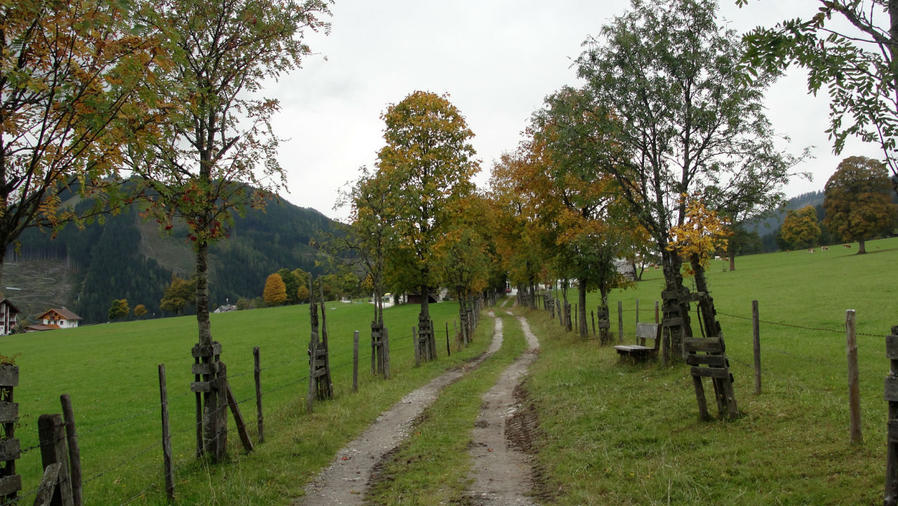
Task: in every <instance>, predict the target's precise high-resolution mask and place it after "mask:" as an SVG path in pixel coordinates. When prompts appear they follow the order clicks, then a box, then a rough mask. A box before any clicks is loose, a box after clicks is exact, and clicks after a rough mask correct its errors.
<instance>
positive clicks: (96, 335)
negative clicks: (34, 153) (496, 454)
mask: <svg viewBox="0 0 898 506" xmlns="http://www.w3.org/2000/svg"><path fill="white" fill-rule="evenodd" d="M868 251H869V252H870V253H869V254H867V255H863V256H857V255H855V254H854V253H855V252H856V249H854V248H852V249H846V248H843V247H841V246H838V247H831V248H829V250H827V251H821V250H820V249H817V250H816V252H815V253H813V254H811V253H808V252H807V251H798V252H788V253H777V254H767V255H755V256H747V257H739V258H737V262H736V271H734V272H728V271H726V270H725V268H726V266H727V264H726V262H724V261H714V262H712V264H711V266H710V267H709V269H708V277H709V283H710V287H711V290H712V295H713V296H714V299H715V302H716V305H717V308H718V311H719V319H720V321H721V324H722V326H723V331H724V335H725V338H726V343H727V353H728V355H729V357H730V362H731V368H732V372H733V374H734V376H735V380H736V384H735V390H736V399H737V402H738V404H739V409H740V411H742V413H743V416H741V417H740V418H739V419H737V420H735V421H728V422H725V421H717V420H715V421H711V422H700V421H699V420H698V416H697V415H698V408H697V406H696V401H695V395H694V391H693V388H692V381H691V378H690V376H689V374H688V369H687V368H686V367H685V366H683V365H682V364H680V365H676V366H663V365H661V364H658V363H648V364H638V365H634V364H628V363H621V362H620V361H619V360H618V357H617V354H616V353H615V352H614V350H613V348H611V347H610V346H608V347H604V348H602V347H599V346H598V342H597V340H596V339H594V338H591V339H588V340H582V339H581V338H579V337H578V336H576V335H575V334H574V333H567V332H564V331H563V330H562V329H561V327H560V326H559V325H558V323H557V321H555V320H551V319H549V318H548V316H547V314H546V313H545V312H542V311H525V310H523V309H521V308H516V309H515V312H516V313H520V314H525V315H526V316H527V318H528V319H529V321H530V325H531V327H532V329H533V331H534V332H535V333H536V334H537V336H538V337H539V339H540V344H541V351H540V354H539V358H538V359H537V361H536V362H535V363H534V364H533V365H532V366H531V369H530V372H531V374H530V376H529V377H528V379H527V380H526V383H525V386H526V389H527V391H528V393H529V395H530V399H531V401H532V402H533V404H534V405H535V407H536V411H537V413H538V416H539V423H540V433H539V435H538V441H537V443H538V444H537V446H538V447H539V453H538V455H537V456H536V461H537V464H538V468H539V474H540V476H541V477H542V478H543V479H544V480H545V483H544V484H543V485H542V486H541V487H540V490H541V491H542V495H541V496H540V497H541V498H546V497H547V495H546V494H548V497H549V498H550V499H551V500H552V501H553V502H557V503H560V504H660V503H680V504H721V503H723V504H859V503H867V504H869V503H879V502H881V497H882V488H883V481H884V471H885V469H884V468H885V427H886V410H887V406H886V403H885V402H884V401H883V400H882V393H883V378H884V377H885V375H886V374H887V373H888V368H889V362H888V360H886V358H885V346H884V338H883V336H884V335H885V334H887V333H888V332H889V329H890V328H891V326H892V325H896V324H898V300H896V291H898V286H896V283H895V279H896V276H895V274H893V270H892V269H893V268H894V265H895V263H896V260H898V239H886V240H880V241H872V242H870V243H868ZM662 284H663V283H662V279H661V273H660V271H655V270H651V271H647V272H646V275H645V278H644V281H642V282H640V283H637V284H635V286H632V287H630V288H628V289H625V290H617V291H615V292H614V294H613V295H612V297H611V306H612V330H613V331H615V332H616V329H617V315H616V306H617V301H618V300H620V301H622V303H623V307H624V313H623V316H624V329H625V336H624V341H625V342H630V341H632V339H633V337H632V336H633V332H634V329H635V321H636V312H635V305H636V304H635V303H636V300H637V299H638V300H639V301H640V305H641V311H640V314H639V318H640V319H641V320H651V319H652V318H653V317H654V315H653V307H654V301H655V300H656V299H657V298H658V296H659V294H660V291H661V286H662ZM571 299H572V300H573V296H572V297H571ZM753 299H756V300H758V301H759V306H760V317H761V320H762V323H761V349H762V369H763V392H762V393H761V395H755V394H754V393H753V391H754V384H753V366H752V363H753V359H752V342H751V301H752V300H753ZM597 304H598V296H597V295H595V294H591V295H590V300H589V305H590V306H591V307H592V308H594V307H595V306H596V305H597ZM327 307H328V310H329V311H328V327H329V334H330V340H331V350H332V359H331V363H332V367H333V374H334V383H335V389H336V397H337V399H336V400H335V401H332V402H325V403H319V404H317V405H316V409H315V411H314V413H312V414H306V413H305V412H304V398H305V393H306V391H307V388H308V382H307V372H308V365H307V359H306V352H305V350H306V345H307V343H308V336H309V326H308V306H292V307H280V308H271V309H263V310H254V311H246V312H235V313H226V314H219V315H214V317H213V328H212V329H213V335H214V336H215V338H216V339H217V340H218V341H220V342H222V344H223V347H224V353H223V357H222V358H223V360H224V361H225V362H226V363H227V364H228V372H229V377H230V378H231V383H232V387H233V389H234V391H235V395H236V397H237V399H238V401H244V402H243V403H242V404H241V409H242V410H243V414H244V417H245V418H246V419H247V421H248V424H249V427H250V434H251V437H252V438H253V440H254V441H255V439H256V428H255V410H254V401H253V382H252V354H251V351H252V347H253V346H260V347H261V356H262V368H263V372H262V383H263V390H264V403H265V410H266V411H265V420H266V432H265V433H266V441H265V443H263V444H261V445H257V448H256V451H254V452H253V453H251V454H244V453H243V451H242V449H241V448H240V446H239V441H238V439H237V435H236V432H233V431H232V432H230V434H229V436H230V437H229V444H230V460H229V461H228V462H227V463H225V464H223V465H217V466H208V465H206V464H205V463H204V462H202V461H197V460H196V459H195V458H194V456H193V453H194V449H195V448H194V444H195V443H194V430H193V423H194V419H193V417H194V404H193V402H194V401H193V395H192V394H191V393H190V392H189V389H188V385H189V382H190V381H191V380H192V377H191V375H190V364H191V363H192V358H191V357H190V353H189V351H190V348H191V346H192V345H193V343H194V342H195V340H196V331H195V325H196V324H195V320H194V319H193V318H192V317H184V318H170V319H164V320H154V321H141V322H130V323H117V324H107V325H97V326H92V327H85V328H81V329H76V330H70V331H64V330H60V331H53V332H48V333H43V334H28V335H21V336H10V337H4V338H2V339H0V354H4V355H18V356H17V358H16V361H17V363H18V365H19V366H20V368H21V371H22V372H21V385H20V387H19V388H17V390H16V399H17V401H18V402H20V413H21V421H20V424H19V427H18V429H17V437H19V438H20V439H21V441H22V446H23V447H24V448H26V449H27V448H30V447H32V446H34V445H36V444H37V427H36V422H37V417H38V416H39V414H41V413H54V412H59V411H60V408H59V400H58V398H59V395H60V394H62V393H69V394H70V395H71V396H72V399H73V402H74V409H75V416H76V419H77V421H78V430H79V439H80V442H81V452H82V463H83V467H84V477H85V484H84V491H85V503H86V504H115V503H128V502H134V503H137V504H163V503H165V498H164V493H163V492H162V462H161V445H160V429H159V400H158V399H159V397H158V385H157V376H156V364H158V363H165V364H166V366H167V367H168V390H169V397H170V401H169V402H170V412H171V415H172V427H173V431H174V436H173V439H174V441H173V446H174V451H175V463H176V496H177V502H178V503H180V504H195V503H201V504H279V503H289V502H290V501H291V500H292V499H294V498H297V497H299V496H301V495H302V489H303V487H304V485H305V484H306V483H307V482H308V481H309V480H310V479H312V478H313V477H314V476H315V475H316V474H317V472H318V471H319V470H320V469H321V468H322V467H323V466H325V465H326V464H327V463H328V462H329V461H330V460H331V459H332V458H333V455H334V454H335V453H336V451H337V450H338V449H339V448H341V447H342V446H343V445H345V443H347V442H348V441H349V440H351V439H352V438H354V437H355V436H356V435H357V434H359V433H360V432H361V431H362V430H364V428H365V427H366V426H367V425H368V424H370V423H371V422H372V421H374V419H376V417H377V415H378V414H379V413H380V412H381V411H383V410H385V409H387V408H388V407H389V406H390V405H392V404H393V403H395V402H396V401H397V400H399V399H400V398H401V397H402V396H403V395H404V394H405V393H407V392H408V391H410V390H412V389H413V388H416V387H417V386H420V385H423V384H424V383H425V382H427V381H428V380H429V379H431V378H433V377H435V376H436V375H437V374H439V373H440V372H442V371H444V370H446V369H447V368H450V367H454V366H457V365H458V364H460V363H461V362H462V361H464V360H468V359H470V358H472V357H474V356H476V355H478V354H479V353H481V352H482V351H483V350H484V349H485V348H486V347H487V345H488V342H489V339H488V338H489V336H490V335H491V333H492V326H493V325H492V320H491V319H488V318H485V319H484V320H483V323H482V324H481V325H480V327H479V328H478V330H477V338H476V339H475V340H474V342H473V343H472V345H471V346H469V347H468V348H467V349H465V350H464V351H462V352H460V353H456V352H454V351H453V354H452V356H451V357H450V358H447V357H446V356H445V351H444V348H443V346H444V343H445V341H444V339H445V334H443V332H444V331H443V329H444V328H445V327H444V325H445V322H447V321H449V322H451V321H452V320H454V319H455V317H456V314H457V306H456V305H454V304H451V303H443V304H437V305H434V306H432V311H433V315H434V320H435V325H436V327H437V329H438V330H439V331H440V332H438V336H441V337H442V339H438V342H441V343H443V344H441V345H440V347H439V360H437V361H436V362H434V363H430V364H426V365H422V366H421V367H414V364H413V354H412V340H411V326H412V325H414V323H415V319H416V315H417V311H418V308H417V307H416V306H400V307H395V308H391V309H388V310H387V312H386V315H385V316H386V320H387V325H388V327H389V329H390V331H391V332H390V335H391V350H392V352H393V353H392V359H393V372H394V379H392V380H390V381H382V380H379V379H377V378H373V377H371V375H370V373H369V371H368V364H369V348H367V347H366V346H365V344H366V343H367V332H366V331H365V329H366V328H367V325H368V321H369V319H370V316H371V306H370V305H368V304H361V303H358V304H339V303H328V305H327ZM846 309H855V310H856V311H857V330H858V333H859V335H858V353H859V363H860V381H861V407H862V423H863V435H864V443H863V444H861V445H857V446H851V445H849V443H848V436H849V435H848V399H847V398H848V387H847V367H846V360H845V332H844V320H845V310H846ZM503 319H504V328H505V339H506V344H505V345H504V346H503V349H502V350H501V351H500V352H499V353H497V354H496V355H495V356H494V357H493V358H491V359H490V360H488V361H487V362H485V363H484V364H483V365H482V366H481V367H480V368H479V369H477V370H475V371H474V372H473V373H472V374H470V375H469V376H467V377H465V378H463V379H462V380H460V381H459V382H457V383H455V384H453V385H451V386H450V387H448V388H447V389H446V390H445V391H444V392H443V394H442V395H441V397H440V399H439V400H438V401H437V403H436V404H434V405H433V406H432V407H431V408H430V409H428V410H427V411H426V412H425V415H424V416H422V418H421V420H420V422H419V425H418V426H417V428H416V430H415V431H414V432H413V434H412V437H411V438H410V439H409V440H408V441H407V442H406V443H404V444H403V445H402V447H401V448H400V449H399V450H398V452H397V453H396V454H395V455H394V458H393V459H392V460H391V462H390V463H389V464H388V465H387V466H386V468H385V469H384V470H383V476H384V477H385V478H386V480H387V482H384V483H381V485H380V486H379V487H376V488H375V490H373V491H372V496H371V497H370V499H372V500H374V501H375V502H384V503H392V502H402V503H411V504H415V503H423V504H433V503H437V502H441V501H443V502H445V501H449V502H452V501H456V500H461V501H463V500H464V495H463V494H464V490H465V488H466V486H467V481H466V480H467V478H466V477H467V473H468V472H469V466H470V462H469V458H468V457H467V444H468V442H469V441H470V430H471V427H472V426H473V422H474V420H475V419H476V414H477V410H478V409H479V405H480V395H481V394H482V392H483V391H485V390H486V389H487V388H489V387H490V386H491V385H492V383H493V382H494V381H495V378H496V377H498V374H499V373H500V372H501V370H502V368H503V366H504V365H505V364H507V363H510V362H511V361H512V360H513V359H514V358H515V357H516V356H517V355H518V354H519V353H520V352H521V351H522V350H523V349H524V343H523V339H522V337H521V333H520V328H519V326H518V323H517V321H515V320H514V319H513V318H509V317H503ZM450 327H451V323H450ZM355 329H359V330H361V331H362V339H361V340H360V342H361V343H362V346H361V353H360V364H361V367H360V387H359V393H358V394H352V393H351V392H350V384H351V374H352V367H351V350H352V331H353V330H355ZM453 350H454V349H453ZM706 390H711V388H710V387H709V386H706ZM709 408H710V409H711V412H712V414H713V413H716V405H714V403H713V400H710V404H709ZM229 423H231V427H232V429H233V421H232V420H231V421H230V422H229ZM17 469H18V471H19V472H20V473H21V474H22V475H23V479H24V488H25V490H24V492H25V494H28V493H29V492H31V491H32V490H33V489H34V488H35V487H36V486H37V480H38V474H39V469H40V457H39V452H38V451H37V450H29V451H27V452H26V453H25V454H24V455H23V457H22V458H21V459H20V461H19V463H18V465H17ZM26 500H29V499H26Z"/></svg>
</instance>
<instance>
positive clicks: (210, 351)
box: [190, 342, 221, 357]
mask: <svg viewBox="0 0 898 506" xmlns="http://www.w3.org/2000/svg"><path fill="white" fill-rule="evenodd" d="M190 353H191V354H193V356H194V357H211V356H213V355H221V343H219V342H215V343H212V344H211V345H208V344H197V345H194V347H193V349H192V350H190Z"/></svg>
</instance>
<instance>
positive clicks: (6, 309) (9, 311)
mask: <svg viewBox="0 0 898 506" xmlns="http://www.w3.org/2000/svg"><path fill="white" fill-rule="evenodd" d="M18 314H19V309H18V308H16V306H14V305H13V304H12V302H10V301H9V299H3V300H0V335H4V336H7V335H9V334H12V331H13V329H14V328H16V321H17V319H16V316H17V315H18Z"/></svg>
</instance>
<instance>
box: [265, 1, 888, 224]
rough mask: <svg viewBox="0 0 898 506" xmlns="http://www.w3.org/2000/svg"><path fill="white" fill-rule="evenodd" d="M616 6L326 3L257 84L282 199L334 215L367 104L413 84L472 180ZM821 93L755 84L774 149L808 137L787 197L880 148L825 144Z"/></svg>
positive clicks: (362, 147) (771, 16) (729, 10)
mask: <svg viewBox="0 0 898 506" xmlns="http://www.w3.org/2000/svg"><path fill="white" fill-rule="evenodd" d="M628 7H629V0H604V1H595V0H592V1H580V0H554V1H552V2H546V1H545V0H452V1H447V0H379V1H376V2H372V1H370V0H336V3H335V5H334V6H333V17H332V19H331V21H332V30H331V33H330V35H329V36H326V37H325V36H319V35H312V36H310V37H309V43H310V45H311V47H312V50H313V51H314V52H315V53H316V54H315V55H314V56H311V57H309V58H308V59H307V60H306V62H305V64H304V65H303V68H302V69H300V70H297V71H295V72H293V73H292V74H290V75H288V76H283V77H282V78H281V79H280V80H279V81H278V82H276V83H271V84H270V85H269V86H268V88H267V92H266V95H268V96H273V97H276V98H278V99H279V100H280V102H281V111H280V112H279V113H278V114H277V116H276V118H275V129H276V132H277V133H278V135H279V136H280V137H283V138H286V140H285V141H284V142H283V143H282V144H281V147H280V160H281V165H282V166H283V167H284V168H285V170H286V171H287V182H288V183H287V190H288V192H287V193H286V194H284V195H283V196H284V197H285V198H286V199H287V200H288V201H290V202H292V203H293V204H296V205H298V206H302V207H312V208H315V209H317V210H318V211H321V212H322V213H324V214H326V215H327V216H330V217H332V218H345V216H346V215H347V213H348V211H347V210H336V211H335V210H334V204H335V202H336V200H337V193H338V190H339V189H340V188H341V187H343V185H344V184H345V183H346V182H347V181H350V180H354V179H355V178H356V177H357V171H358V168H359V167H360V166H362V165H368V166H371V167H373V165H374V160H375V155H376V152H377V150H378V149H379V148H380V147H381V146H382V145H383V137H382V135H383V122H382V121H381V119H380V115H381V113H382V112H383V111H384V110H385V109H386V107H387V105H388V104H392V103H396V102H399V101H400V100H402V99H403V98H405V97H406V96H407V95H408V94H409V93H411V92H412V91H415V90H426V91H432V92H436V93H440V94H442V93H448V94H449V99H450V101H451V102H452V103H453V104H454V105H455V106H456V107H457V108H458V109H459V110H460V111H461V112H462V114H463V115H464V116H465V118H466V119H467V122H468V125H469V127H470V128H471V130H473V132H474V134H475V137H474V139H473V145H474V148H475V149H476V150H477V156H478V158H479V159H480V160H481V173H480V174H479V175H478V176H477V181H478V184H479V185H480V186H481V187H485V186H486V183H487V180H488V178H489V172H490V169H491V167H492V165H493V161H494V160H496V159H497V158H498V157H499V156H500V155H501V154H502V153H503V152H505V151H510V150H513V149H514V148H515V146H516V145H517V143H518V142H519V140H520V138H521V136H520V132H521V131H522V130H523V129H524V127H525V126H526V124H527V120H528V118H529V117H530V115H531V114H532V113H533V111H535V110H536V109H538V108H539V107H540V106H541V105H542V101H543V99H544V98H545V96H546V95H548V94H550V93H552V92H554V91H556V90H557V89H559V88H560V87H561V86H564V85H566V84H567V85H580V84H582V83H580V82H579V81H578V80H577V78H576V72H575V69H574V68H573V67H572V66H571V65H572V61H573V60H574V59H576V57H577V56H578V55H579V54H580V53H581V44H582V42H583V41H584V40H585V39H586V38H587V37H588V36H589V35H598V32H599V30H600V29H601V27H602V26H603V25H604V24H606V23H607V22H608V21H609V20H610V19H611V18H612V17H614V16H617V15H620V14H621V13H623V12H624V11H625V10H626V9H627V8H628ZM815 10H816V2H810V1H808V0H803V1H801V2H799V1H796V0H789V1H782V0H776V1H774V0H752V1H751V2H750V5H749V6H748V7H744V8H742V9H739V8H737V7H736V6H735V2H734V0H722V1H721V4H720V15H721V18H723V19H724V20H726V23H727V25H728V26H729V27H730V28H732V29H734V30H736V31H737V32H740V33H742V32H745V31H748V30H749V29H751V28H753V27H755V26H758V25H764V26H771V25H773V24H775V23H776V22H777V21H780V20H783V19H787V18H792V17H798V16H803V17H807V14H808V12H813V11H815ZM828 104H829V102H828V98H827V97H826V96H825V94H820V95H818V96H816V97H814V96H811V95H809V94H808V93H807V88H806V85H805V76H804V74H803V73H801V72H800V71H795V72H791V73H790V74H789V75H787V76H786V77H784V78H782V79H781V80H780V81H779V82H778V83H777V84H776V85H775V86H773V87H772V88H771V89H770V90H769V92H768V94H767V107H768V116H769V118H770V120H771V122H772V123H773V127H774V128H775V129H776V131H777V133H778V134H781V135H785V136H788V137H790V138H791V142H790V143H789V144H783V147H784V148H786V149H788V150H789V151H791V152H792V153H794V154H798V153H799V152H800V151H801V150H802V149H803V148H805V147H813V149H812V153H813V154H814V159H812V160H810V161H808V162H807V163H805V164H803V165H802V166H800V167H797V170H801V171H806V172H811V173H812V174H813V181H810V182H809V181H807V180H803V179H798V178H796V179H794V180H793V182H791V183H790V184H789V186H788V187H787V188H786V193H787V194H788V195H790V196H794V195H798V194H800V193H805V192H808V191H816V190H822V189H823V185H824V184H825V183H826V180H827V178H829V176H830V175H831V174H832V173H833V172H834V171H835V168H836V165H838V163H839V160H841V158H843V157H844V156H849V155H865V156H870V157H875V158H881V154H880V151H879V149H878V147H877V146H875V145H869V144H867V145H865V144H861V143H860V142H857V141H852V142H850V143H849V144H848V145H847V146H846V148H845V150H844V151H843V156H839V157H837V156H835V155H833V154H832V149H831V143H830V141H829V140H828V138H827V136H826V133H825V129H826V125H827V113H828Z"/></svg>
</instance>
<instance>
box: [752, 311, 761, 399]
mask: <svg viewBox="0 0 898 506" xmlns="http://www.w3.org/2000/svg"><path fill="white" fill-rule="evenodd" d="M751 328H752V342H753V343H754V354H755V395H761V320H760V318H759V315H758V301H756V300H753V301H751Z"/></svg>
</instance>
